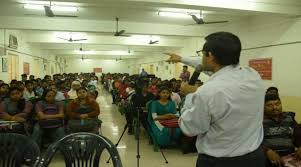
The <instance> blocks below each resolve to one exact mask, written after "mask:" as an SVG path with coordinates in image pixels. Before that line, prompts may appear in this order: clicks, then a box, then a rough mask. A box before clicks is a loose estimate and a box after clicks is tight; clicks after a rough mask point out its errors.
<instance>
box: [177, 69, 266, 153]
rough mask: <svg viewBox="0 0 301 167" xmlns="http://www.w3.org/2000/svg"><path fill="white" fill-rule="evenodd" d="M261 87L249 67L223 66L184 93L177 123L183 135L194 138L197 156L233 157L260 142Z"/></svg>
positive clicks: (257, 78)
mask: <svg viewBox="0 0 301 167" xmlns="http://www.w3.org/2000/svg"><path fill="white" fill-rule="evenodd" d="M264 94H265V90H264V85H263V82H262V80H261V78H260V76H259V74H258V73H257V72H256V71H255V70H253V69H251V68H241V67H239V66H226V67H224V68H222V69H220V70H219V71H217V72H216V73H215V74H213V75H212V76H211V77H210V79H209V80H208V81H207V82H206V83H205V84H204V85H203V86H201V87H199V88H198V90H197V91H196V92H194V93H192V94H188V95H187V97H186V101H185V104H184V107H183V109H182V111H181V112H182V115H181V118H180V120H179V125H180V128H181V129H182V131H183V133H184V134H186V135H189V136H197V142H196V147H197V150H198V153H200V154H207V155H210V156H213V157H236V156H241V155H245V154H247V153H250V152H252V151H254V150H256V149H257V148H258V147H259V146H260V144H261V142H262V140H263V125H262V121H263V109H264Z"/></svg>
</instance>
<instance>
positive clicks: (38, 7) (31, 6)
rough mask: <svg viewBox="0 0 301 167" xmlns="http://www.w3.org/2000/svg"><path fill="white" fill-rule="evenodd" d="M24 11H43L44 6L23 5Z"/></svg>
mask: <svg viewBox="0 0 301 167" xmlns="http://www.w3.org/2000/svg"><path fill="white" fill-rule="evenodd" d="M24 8H25V9H34V10H44V5H33V4H25V5H24Z"/></svg>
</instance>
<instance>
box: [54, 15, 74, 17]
mask: <svg viewBox="0 0 301 167" xmlns="http://www.w3.org/2000/svg"><path fill="white" fill-rule="evenodd" d="M54 17H78V16H71V15H54Z"/></svg>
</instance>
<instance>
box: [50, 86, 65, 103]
mask: <svg viewBox="0 0 301 167" xmlns="http://www.w3.org/2000/svg"><path fill="white" fill-rule="evenodd" d="M50 89H51V90H52V91H54V92H55V101H63V100H65V96H64V93H62V92H60V91H58V90H57V87H56V85H55V84H51V85H50Z"/></svg>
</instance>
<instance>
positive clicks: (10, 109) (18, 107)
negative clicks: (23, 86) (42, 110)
mask: <svg viewBox="0 0 301 167" xmlns="http://www.w3.org/2000/svg"><path fill="white" fill-rule="evenodd" d="M8 95H9V96H8V98H5V99H4V100H3V101H2V102H1V104H0V120H3V121H15V122H17V123H19V124H17V125H16V126H14V127H12V128H11V129H10V130H11V131H12V132H16V133H25V131H24V129H25V127H24V125H25V124H26V122H27V117H28V115H29V114H30V112H31V109H32V104H31V102H29V101H25V99H23V98H22V90H20V89H19V88H17V87H11V88H10V89H9V93H8Z"/></svg>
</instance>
